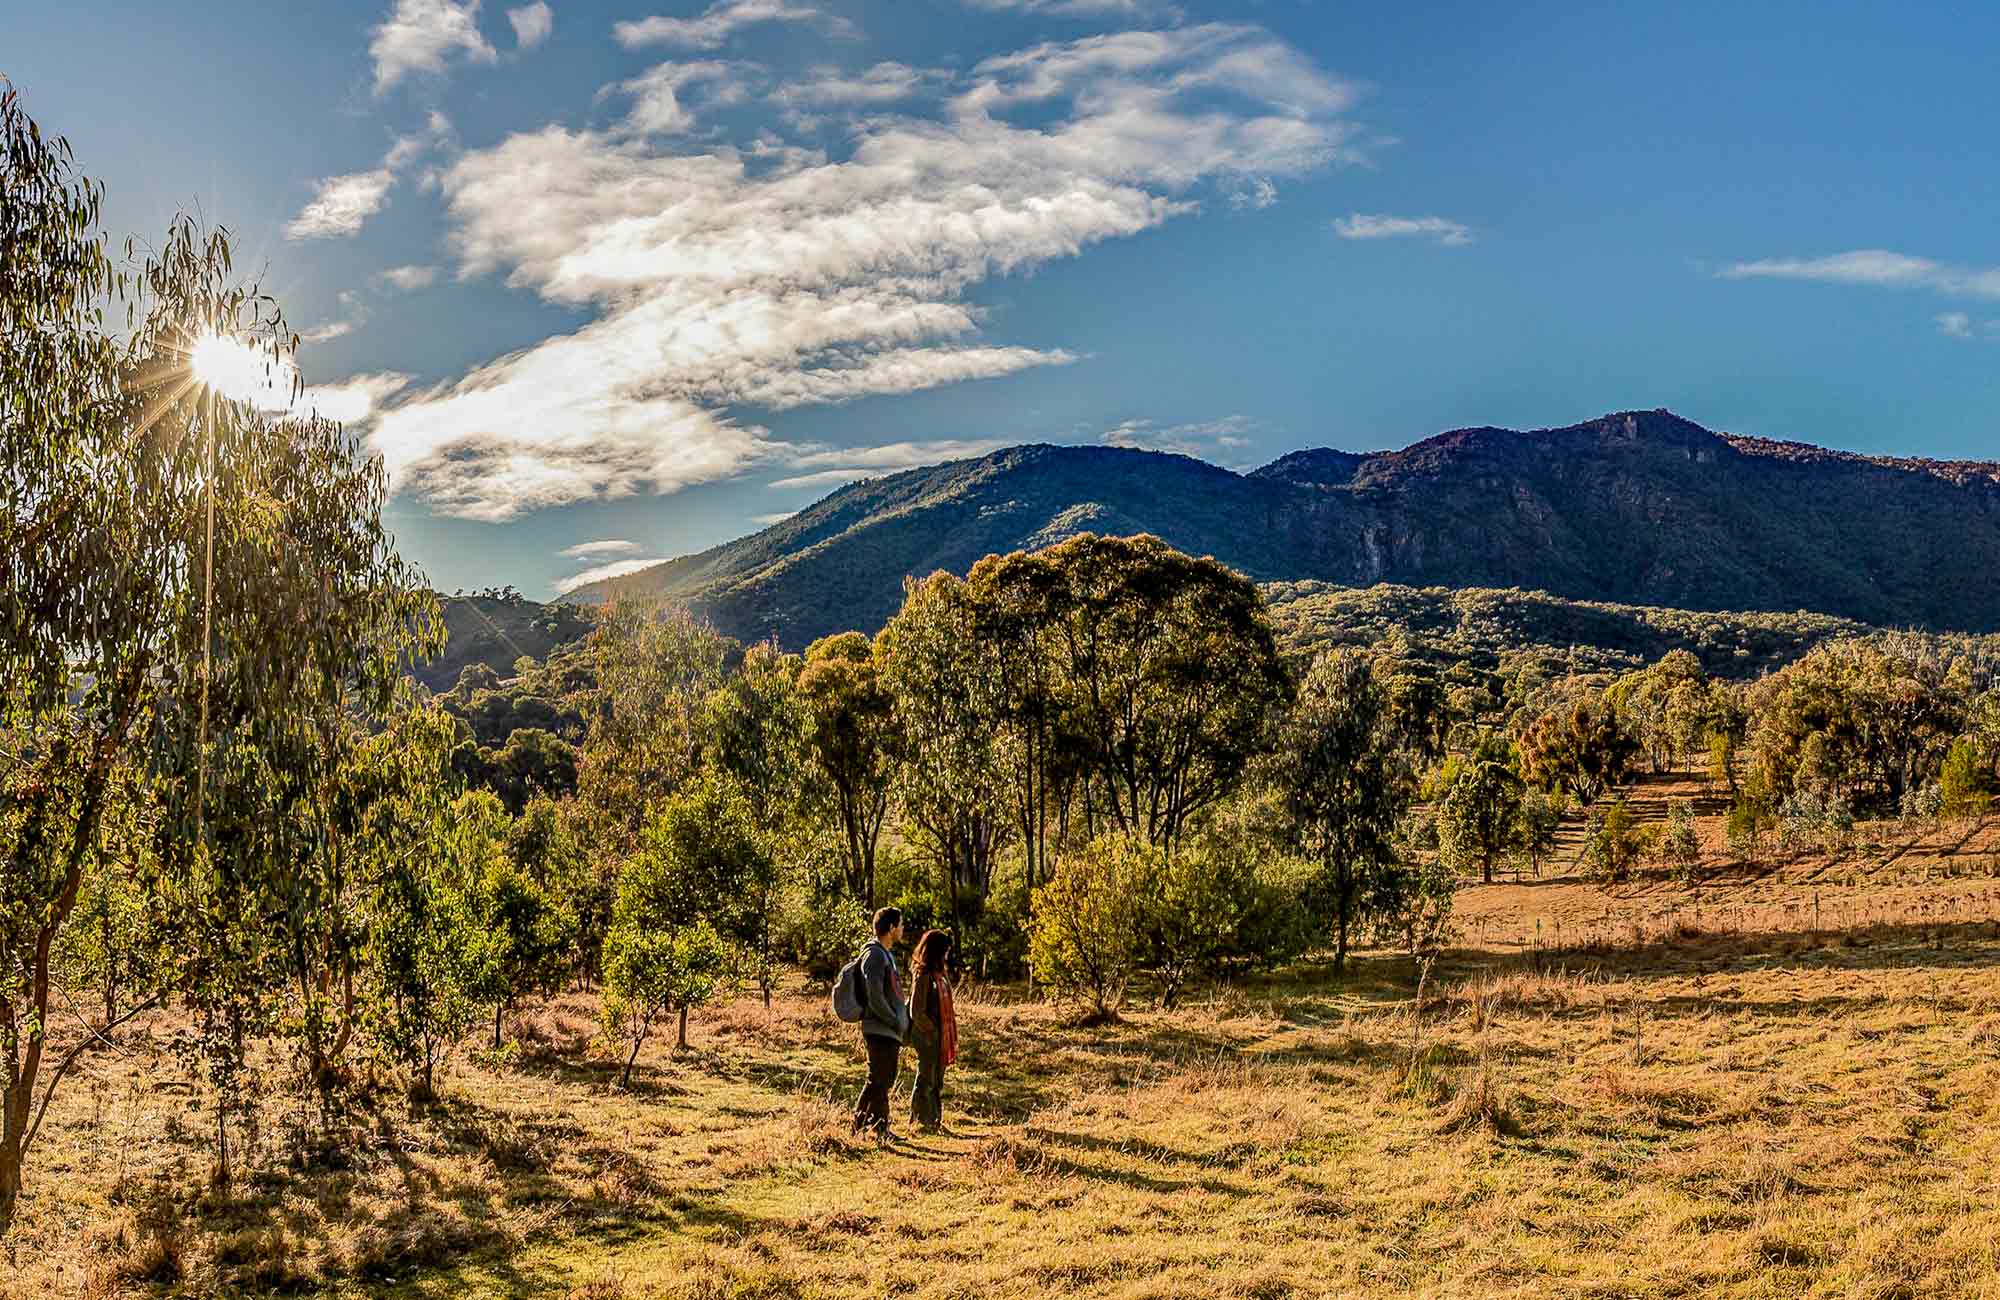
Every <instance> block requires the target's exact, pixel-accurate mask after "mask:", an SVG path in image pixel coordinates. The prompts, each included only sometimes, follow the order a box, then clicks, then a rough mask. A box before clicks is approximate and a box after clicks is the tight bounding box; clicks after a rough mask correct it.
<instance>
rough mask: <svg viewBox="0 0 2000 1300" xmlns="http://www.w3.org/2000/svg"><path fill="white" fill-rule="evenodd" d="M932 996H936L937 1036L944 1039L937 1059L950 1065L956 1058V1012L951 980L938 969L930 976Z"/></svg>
mask: <svg viewBox="0 0 2000 1300" xmlns="http://www.w3.org/2000/svg"><path fill="white" fill-rule="evenodd" d="M931 981H932V982H931V990H932V996H934V997H936V998H937V1013H938V1036H939V1037H940V1038H941V1039H943V1040H944V1042H943V1046H944V1050H943V1052H942V1054H941V1055H940V1057H939V1059H940V1060H942V1061H943V1062H944V1063H945V1064H946V1065H950V1064H951V1063H952V1062H953V1061H956V1060H957V1059H958V1012H957V1011H955V1010H953V1009H952V1005H951V981H950V980H947V979H946V978H945V977H944V972H943V971H939V972H937V973H936V974H934V975H932V976H931Z"/></svg>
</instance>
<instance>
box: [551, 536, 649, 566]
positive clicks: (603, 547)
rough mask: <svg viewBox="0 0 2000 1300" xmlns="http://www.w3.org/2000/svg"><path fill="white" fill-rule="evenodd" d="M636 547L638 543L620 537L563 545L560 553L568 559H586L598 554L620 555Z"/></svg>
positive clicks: (636, 548) (637, 547)
mask: <svg viewBox="0 0 2000 1300" xmlns="http://www.w3.org/2000/svg"><path fill="white" fill-rule="evenodd" d="M638 549H639V543H637V542H628V541H626V540H625V539H624V538H622V537H621V538H615V539H606V540H604V541H601V542H578V543H577V544H576V545H575V546H565V547H564V548H563V549H562V551H561V552H560V554H561V555H562V557H563V558H564V559H568V560H588V559H593V558H595V557H596V556H599V555H622V554H624V553H625V552H626V551H636V550H638Z"/></svg>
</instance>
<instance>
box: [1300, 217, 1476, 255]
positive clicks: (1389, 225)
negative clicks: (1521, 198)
mask: <svg viewBox="0 0 2000 1300" xmlns="http://www.w3.org/2000/svg"><path fill="white" fill-rule="evenodd" d="M1333 231H1334V233H1335V234H1337V235H1339V236H1340V237H1341V238H1342V239H1434V240H1436V241H1437V242H1438V243H1440V244H1445V245H1447V246H1450V247H1454V248H1456V247H1459V246H1462V245H1465V244H1469V243H1471V242H1472V228H1471V227H1470V226H1467V225H1464V224H1463V223H1461V222H1457V221H1452V220H1449V219H1448V218H1445V217H1391V216H1384V215H1380V214H1370V213H1366V212H1356V213H1354V214H1353V215H1351V216H1346V217H1342V218H1340V219H1339V220H1337V221H1335V222H1334V223H1333Z"/></svg>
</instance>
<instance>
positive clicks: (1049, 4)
mask: <svg viewBox="0 0 2000 1300" xmlns="http://www.w3.org/2000/svg"><path fill="white" fill-rule="evenodd" d="M968 3H969V4H970V5H971V6H972V7H973V8H974V9H986V10H990V11H993V12H1001V11H1008V10H1012V11H1015V12H1019V13H1024V14H1054V15H1056V16H1058V17H1063V18H1131V19H1144V18H1175V17H1178V16H1179V15H1180V13H1181V10H1180V8H1179V6H1177V5H1171V4H1165V3H1160V2H1159V0H968Z"/></svg>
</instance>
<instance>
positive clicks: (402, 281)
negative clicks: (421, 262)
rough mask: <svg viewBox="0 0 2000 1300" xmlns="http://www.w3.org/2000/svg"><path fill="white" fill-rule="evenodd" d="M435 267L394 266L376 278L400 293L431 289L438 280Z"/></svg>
mask: <svg viewBox="0 0 2000 1300" xmlns="http://www.w3.org/2000/svg"><path fill="white" fill-rule="evenodd" d="M437 275H438V269H437V268H436V267H435V266H392V267H390V268H389V269H388V270H386V271H383V272H381V273H380V274H379V275H377V276H376V277H375V278H376V279H377V280H380V281H381V282H382V283H383V284H385V285H387V286H388V287H389V288H391V289H394V290H396V291H397V292H399V293H411V292H413V291H415V290H417V289H425V288H429V287H430V285H431V284H432V283H434V282H435V281H436V280H437Z"/></svg>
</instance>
